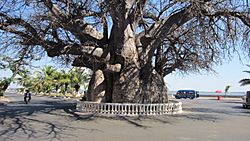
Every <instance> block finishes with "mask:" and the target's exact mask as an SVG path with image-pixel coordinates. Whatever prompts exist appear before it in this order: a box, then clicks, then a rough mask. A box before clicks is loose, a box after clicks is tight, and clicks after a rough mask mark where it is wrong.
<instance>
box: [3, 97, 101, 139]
mask: <svg viewBox="0 0 250 141" xmlns="http://www.w3.org/2000/svg"><path fill="white" fill-rule="evenodd" d="M75 107H76V104H75V103H72V102H69V103H67V102H60V101H39V102H32V103H30V104H24V103H23V101H16V102H12V103H9V104H7V105H4V106H0V138H1V140H2V141H7V140H17V139H20V138H22V137H26V138H27V139H24V140H28V139H31V140H32V139H33V140H34V139H35V138H38V137H39V138H44V140H61V139H64V138H69V137H71V136H73V135H72V134H70V133H69V132H67V131H74V130H76V129H77V130H83V131H88V132H93V131H98V132H100V130H98V129H91V128H82V127H74V126H72V125H71V124H69V123H70V122H72V121H74V120H82V121H88V120H93V115H77V114H75V113H74V112H73V111H74V109H75ZM40 115H43V116H45V117H43V118H42V117H40ZM51 116H54V119H50V117H51ZM57 118H64V120H62V121H60V120H58V121H57ZM65 119H66V121H67V122H69V123H65Z"/></svg>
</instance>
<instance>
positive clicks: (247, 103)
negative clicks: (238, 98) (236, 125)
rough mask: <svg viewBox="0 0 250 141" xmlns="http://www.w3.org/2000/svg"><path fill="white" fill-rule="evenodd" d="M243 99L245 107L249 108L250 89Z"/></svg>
mask: <svg viewBox="0 0 250 141" xmlns="http://www.w3.org/2000/svg"><path fill="white" fill-rule="evenodd" d="M242 99H243V103H242V106H243V108H248V107H249V106H250V91H247V92H246V95H245V96H244V97H243V98H242Z"/></svg>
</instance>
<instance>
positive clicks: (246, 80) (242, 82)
mask: <svg viewBox="0 0 250 141" xmlns="http://www.w3.org/2000/svg"><path fill="white" fill-rule="evenodd" d="M247 66H248V67H250V65H247ZM243 72H245V73H248V74H250V71H243ZM239 83H240V86H245V85H250V79H249V78H244V79H241V80H240V81H239Z"/></svg>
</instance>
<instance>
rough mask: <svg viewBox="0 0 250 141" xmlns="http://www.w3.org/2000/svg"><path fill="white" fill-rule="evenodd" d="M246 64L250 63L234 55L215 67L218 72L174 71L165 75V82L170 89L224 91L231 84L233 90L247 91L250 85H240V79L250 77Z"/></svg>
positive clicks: (249, 68)
mask: <svg viewBox="0 0 250 141" xmlns="http://www.w3.org/2000/svg"><path fill="white" fill-rule="evenodd" d="M246 64H250V63H248V61H247V60H246V59H245V60H243V59H242V60H241V61H240V60H239V58H237V57H233V59H232V60H231V61H228V62H224V63H223V64H222V65H220V66H216V67H214V70H215V71H216V73H212V72H211V73H207V72H203V73H201V74H197V73H196V74H189V75H185V76H183V75H180V74H178V73H172V74H170V75H168V76H166V77H165V82H166V83H167V86H168V88H169V89H170V91H177V90H180V89H194V90H198V91H209V92H215V91H216V90H222V91H224V90H225V87H226V86H227V85H230V86H231V88H230V91H231V92H245V91H247V90H250V86H240V84H239V81H240V80H241V79H243V78H250V75H249V74H248V73H245V72H243V71H244V70H250V67H247V66H246Z"/></svg>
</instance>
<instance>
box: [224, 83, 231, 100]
mask: <svg viewBox="0 0 250 141" xmlns="http://www.w3.org/2000/svg"><path fill="white" fill-rule="evenodd" d="M230 88H231V86H230V85H227V86H226V88H225V97H226V96H227V93H228V92H229V89H230Z"/></svg>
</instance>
